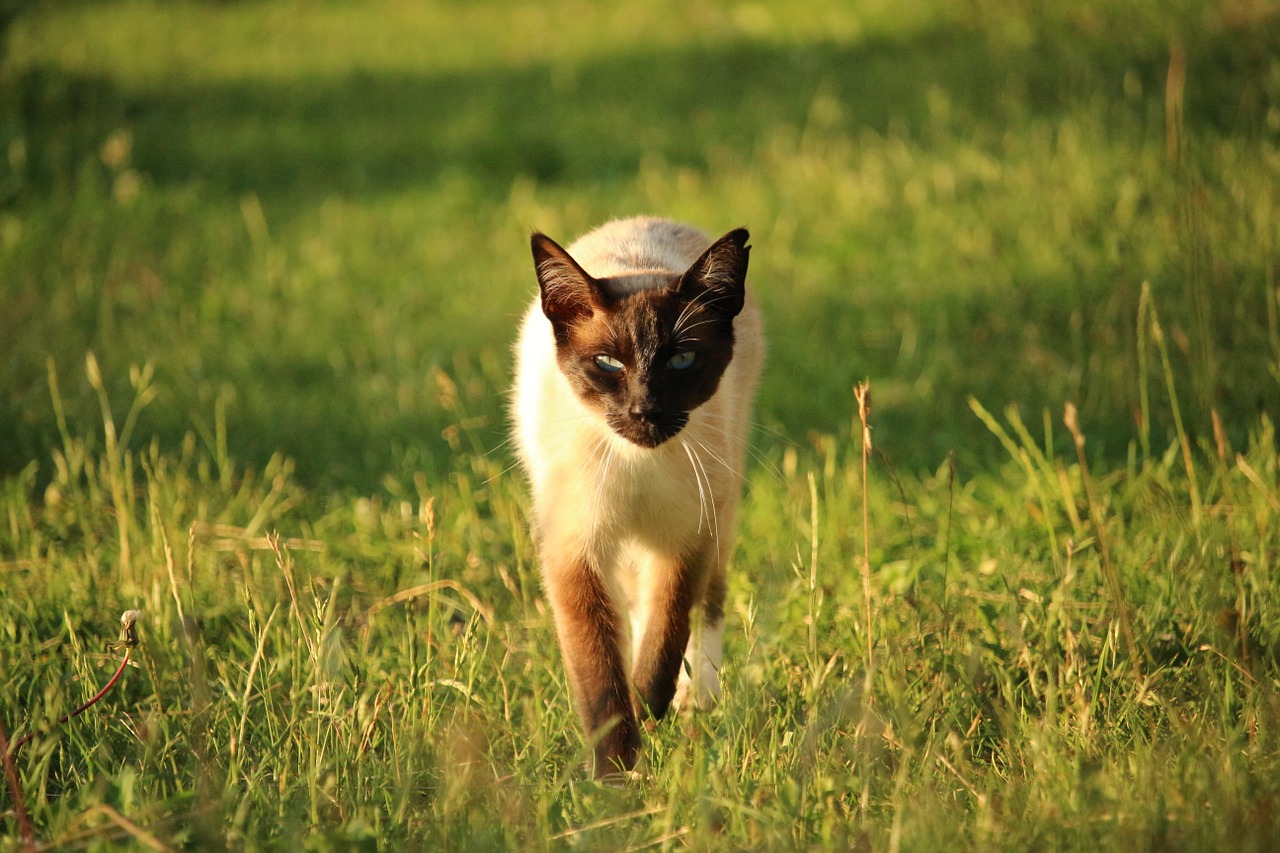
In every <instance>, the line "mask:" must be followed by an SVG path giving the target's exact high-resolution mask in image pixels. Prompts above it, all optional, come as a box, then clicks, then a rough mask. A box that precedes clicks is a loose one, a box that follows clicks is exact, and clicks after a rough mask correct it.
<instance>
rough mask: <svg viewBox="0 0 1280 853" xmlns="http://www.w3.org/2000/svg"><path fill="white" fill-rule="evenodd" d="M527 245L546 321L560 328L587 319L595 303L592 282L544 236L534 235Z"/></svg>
mask: <svg viewBox="0 0 1280 853" xmlns="http://www.w3.org/2000/svg"><path fill="white" fill-rule="evenodd" d="M529 245H530V248H532V249H533V266H534V269H535V270H536V271H537V273H538V288H539V289H540V290H541V291H542V313H543V314H545V315H546V316H547V319H548V320H550V321H551V322H552V323H553V324H554V325H557V326H560V325H562V324H567V323H572V322H574V321H576V320H579V319H581V318H583V317H586V316H590V315H591V313H592V311H593V310H594V308H595V306H596V303H597V302H598V301H599V286H598V285H597V284H596V280H595V279H594V278H592V277H591V276H590V275H588V274H587V271H586V270H584V269H583V268H582V267H580V266H578V262H577V261H575V260H574V259H573V258H572V257H570V255H569V253H568V252H566V251H565V250H564V249H562V248H561V247H560V245H559V244H558V243H556V241H555V240H552V239H551V238H550V237H548V236H547V235H545V234H538V233H535V234H534V235H533V236H532V237H531V238H530V240H529Z"/></svg>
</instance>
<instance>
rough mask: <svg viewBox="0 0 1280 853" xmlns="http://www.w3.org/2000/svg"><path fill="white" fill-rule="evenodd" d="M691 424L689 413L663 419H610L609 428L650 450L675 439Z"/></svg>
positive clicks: (667, 416) (672, 415) (675, 413)
mask: <svg viewBox="0 0 1280 853" xmlns="http://www.w3.org/2000/svg"><path fill="white" fill-rule="evenodd" d="M688 423H689V414H688V412H673V413H672V414H670V415H664V416H662V417H657V418H654V417H620V418H610V419H609V426H610V427H611V428H612V429H613V431H614V432H616V433H617V434H618V435H620V436H622V437H623V438H625V439H626V440H627V441H629V442H631V443H632V444H635V445H637V446H639V447H643V448H646V449H649V450H652V449H653V448H655V447H657V446H659V445H661V444H664V443H665V442H667V441H669V440H670V439H672V438H674V437H675V436H676V435H677V434H678V433H679V432H680V430H682V429H684V428H685V425H686V424H688Z"/></svg>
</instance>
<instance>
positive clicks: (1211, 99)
mask: <svg viewBox="0 0 1280 853" xmlns="http://www.w3.org/2000/svg"><path fill="white" fill-rule="evenodd" d="M1033 5H1034V4H1025V3H1021V2H1015V0H1001V2H994V3H993V2H986V3H980V4H979V3H969V2H963V0H954V2H943V0H937V2H925V0H917V2H908V3H897V4H887V3H878V2H872V0H864V2H859V3H855V4H850V3H836V2H831V3H825V2H804V3H789V2H786V0H777V2H770V3H756V4H740V5H737V6H732V7H731V6H727V5H724V6H722V5H719V4H700V3H687V2H686V3H666V2H654V3H646V4H581V3H576V2H572V0H561V2H557V3H553V4H537V5H521V4H516V3H506V4H503V3H490V2H482V3H472V4H466V5H455V4H435V5H428V6H423V5H421V4H416V3H397V2H378V3H374V2H293V0H268V2H242V3H212V2H210V3H203V2H178V3H164V4H158V3H147V2H141V0H122V2H111V3H93V4H87V3H69V4H56V5H55V4H46V3H35V4H31V5H29V6H28V7H27V8H24V9H21V11H20V14H19V16H18V17H17V18H16V21H15V23H14V24H13V25H12V27H11V29H10V30H9V32H8V35H7V46H6V47H7V49H6V52H5V53H4V54H3V56H4V59H3V64H2V65H0V77H2V79H3V85H0V142H2V143H4V146H5V148H6V150H7V156H6V158H5V159H4V162H3V164H2V165H0V318H2V319H3V323H2V328H0V589H2V591H3V594H0V723H3V725H4V727H5V729H6V731H7V733H8V735H9V736H10V737H11V738H19V737H22V736H24V735H26V734H29V733H32V732H39V731H40V730H41V729H42V728H43V727H44V726H45V725H47V724H48V723H51V722H53V721H55V720H57V719H58V718H59V717H60V716H61V715H63V714H65V713H67V712H68V711H70V710H71V709H73V708H75V707H76V706H78V705H79V704H81V703H82V702H83V701H84V700H86V699H87V698H89V697H90V696H91V695H93V693H94V692H96V690H97V688H98V687H99V686H100V685H101V684H102V683H103V682H105V680H106V679H107V678H108V677H109V676H110V674H111V673H112V672H113V671H114V670H115V668H116V667H117V666H118V665H119V661H120V655H119V653H118V652H112V651H105V650H104V644H105V643H106V642H107V641H110V640H114V639H116V633H117V631H118V627H119V616H120V613H121V612H122V611H124V610H126V609H131V608H139V609H143V610H145V612H146V616H145V617H144V621H143V623H142V624H141V626H140V634H141V643H140V645H139V647H138V648H137V649H136V650H135V652H134V662H135V663H136V664H137V665H136V666H131V667H130V668H129V669H128V671H127V672H126V673H125V675H124V677H123V679H122V681H121V683H120V684H119V685H118V686H117V687H116V688H115V689H114V690H113V691H112V692H111V693H109V694H108V695H107V697H106V698H105V699H104V700H103V701H102V702H101V703H99V704H98V705H95V706H94V707H93V708H92V709H90V710H89V711H88V712H86V713H85V714H84V715H82V716H81V717H78V718H77V719H76V720H74V721H71V722H69V723H67V724H64V725H62V726H60V727H58V728H56V729H54V730H53V731H52V732H51V733H48V734H38V735H37V737H36V738H34V739H33V741H32V742H31V743H30V744H29V745H27V746H25V747H24V748H23V749H22V750H20V751H19V752H18V753H17V755H16V756H15V769H16V772H17V775H18V779H19V782H20V786H21V789H22V791H23V792H24V797H23V799H24V801H25V805H26V808H27V810H28V811H29V812H30V819H31V821H32V823H33V825H34V831H35V837H36V839H37V841H39V842H40V843H44V844H48V845H51V846H56V847H66V848H93V849H105V848H112V847H114V846H132V847H138V848H178V847H184V846H186V847H194V848H202V847H218V848H220V847H225V846H234V847H244V848H253V849H274V848H281V849H295V848H298V847H304V846H305V847H307V848H309V849H330V848H335V849H336V848H347V847H368V848H370V849H441V848H445V849H455V848H461V849H490V848H495V849H499V848H500V849H530V848H533V849H539V848H568V847H572V848H575V849H592V850H595V849H599V850H628V849H644V848H653V849H676V848H694V849H725V848H728V849H791V848H796V847H820V848H827V847H829V848H834V849H846V848H853V849H863V850H866V849H876V850H878V849H888V850H898V849H904V850H912V849H926V850H927V849H940V848H943V847H950V848H956V849H975V850H979V849H980V850H988V849H1033V848H1043V847H1052V848H1054V849H1063V850H1094V849H1098V848H1103V849H1129V848H1134V847H1135V846H1136V847H1145V848H1149V849H1157V850H1215V849H1222V848H1223V847H1224V846H1226V845H1231V846H1232V847H1233V848H1238V849H1244V850H1250V849H1252V850H1270V849H1274V848H1275V847H1276V846H1277V844H1278V843H1280V819H1278V818H1277V815H1278V814H1280V808H1278V807H1277V804H1278V803H1280V783H1277V781H1276V780H1277V779H1280V767H1278V766H1277V765H1278V763H1280V758H1278V756H1280V748H1278V747H1280V744H1278V743H1277V740H1276V737H1277V734H1276V733H1277V731H1278V730H1280V729H1278V728H1277V727H1278V725H1280V665H1278V661H1277V654H1280V610H1278V609H1277V602H1278V601H1280V598H1278V597H1277V582H1278V580H1280V572H1277V569H1276V559H1277V558H1276V555H1277V551H1278V550H1280V541H1278V538H1277V536H1278V534H1277V522H1278V521H1280V471H1278V470H1277V468H1278V464H1280V463H1278V459H1277V453H1278V448H1277V443H1276V437H1275V431H1274V425H1273V419H1274V415H1275V413H1276V412H1280V321H1278V320H1277V315H1278V314H1280V304H1278V303H1277V296H1276V282H1275V265H1276V237H1277V224H1278V223H1280V198H1278V193H1277V187H1280V181H1277V175H1276V172H1277V162H1280V161H1278V160H1277V141H1278V139H1280V112H1277V110H1278V109H1280V108H1278V107H1277V106H1276V104H1277V103H1280V101H1278V99H1277V94H1278V93H1280V66H1278V65H1277V63H1276V60H1275V59H1274V57H1275V56H1276V55H1280V51H1278V50H1277V48H1280V17H1277V16H1275V15H1274V14H1272V13H1271V12H1270V10H1269V7H1266V6H1265V5H1254V4H1249V3H1237V2H1228V0H1222V2H1215V3H1191V2H1186V3H1177V4H1169V3H1162V4H1156V3H1135V4H1130V6H1129V7H1128V8H1126V9H1124V10H1119V9H1113V8H1112V4H1109V3H1102V2H1096V3H1095V2H1085V3H1078V4H1075V5H1074V6H1073V7H1072V8H1071V10H1069V11H1065V10H1064V11H1042V10H1037V9H1035V8H1033ZM638 211H647V212H657V213H663V214H667V215H672V216H676V217H678V218H682V219H686V220H689V221H693V222H696V223H699V224H700V225H703V226H704V227H706V228H707V229H709V230H727V229H728V228H731V227H734V226H737V225H739V224H747V225H748V226H749V227H751V229H752V236H753V244H754V245H755V247H756V250H755V252H754V253H753V255H754V261H753V268H752V280H753V282H754V283H755V286H756V288H757V293H758V294H759V296H760V298H761V300H762V302H763V304H764V306H765V310H766V317H767V320H768V330H769V337H770V361H769V364H768V366H767V369H766V377H765V382H764V387H763V389H762V393H761V400H760V405H759V409H758V420H759V421H760V424H761V428H760V429H758V430H757V431H756V433H755V439H754V440H755V444H756V447H757V451H758V454H759V456H758V459H757V460H756V461H755V462H753V464H752V467H751V469H750V471H749V472H748V474H747V479H748V483H747V484H746V489H745V494H746V497H745V501H744V505H743V511H742V518H741V523H740V534H741V536H740V538H741V544H740V546H739V549H738V552H737V554H736V556H735V560H734V563H735V569H734V571H733V575H732V582H731V589H730V596H729V614H730V615H729V622H728V626H729V627H728V632H727V636H726V659H727V663H726V668H725V672H724V681H725V700H724V703H723V705H722V707H720V708H719V709H717V710H716V711H714V712H711V713H708V714H704V715H699V716H696V717H692V718H681V719H678V720H673V721H668V722H664V723H663V724H662V725H661V726H659V727H658V729H657V731H655V732H654V733H653V734H651V735H650V736H648V738H647V739H646V758H647V767H646V773H645V776H644V778H643V779H641V780H640V781H638V782H637V783H635V784H633V785H630V786H627V787H625V788H620V789H614V788H604V787H599V786H597V785H595V784H594V783H592V782H590V781H589V780H587V779H586V778H585V775H584V773H583V772H582V771H581V767H580V762H581V759H582V757H583V756H584V754H585V753H584V747H583V744H582V742H581V737H580V734H579V731H578V727H577V723H576V719H575V718H574V715H573V713H572V709H571V707H570V704H569V699H568V695H567V692H566V690H565V684H564V680H563V674H562V671H561V665H560V661H559V657H558V652H557V650H556V649H555V647H554V642H553V641H552V638H553V636H554V631H553V628H552V626H551V620H550V616H549V614H548V612H547V610H546V607H545V603H544V602H543V601H542V599H541V593H540V588H539V583H538V577H537V567H536V564H535V562H534V557H533V551H532V547H531V544H530V542H529V538H528V533H527V524H526V521H525V512H526V509H527V507H526V503H525V500H524V497H523V485H522V483H521V481H520V477H519V475H518V472H515V471H512V470H509V466H510V465H511V461H512V460H511V456H510V451H509V449H508V448H506V447H505V446H503V444H502V442H503V440H504V430H505V426H504V413H503V407H504V406H503V399H504V393H505V389H506V387H507V386H508V384H509V355H508V349H507V348H508V346H509V341H510V340H511V338H512V337H513V336H514V329H515V325H516V319H517V317H518V315H519V313H520V312H521V310H522V309H523V307H524V305H525V303H526V300H527V299H529V298H530V297H531V295H532V287H533V283H532V275H531V271H530V269H529V260H528V258H527V252H526V248H525V246H526V237H527V233H528V231H529V230H530V229H531V228H534V227H537V228H540V229H542V230H545V231H547V232H548V233H550V234H553V235H554V236H557V237H560V238H564V239H569V238H571V237H572V236H574V235H575V234H577V233H580V232H581V231H583V230H585V229H586V228H589V227H591V226H592V225H594V224H596V223H598V222H599V221H601V220H603V219H605V218H608V217H611V216H615V215H621V214H626V213H632V212H638ZM863 378H869V380H870V388H871V402H872V407H871V410H870V415H869V419H870V425H871V430H872V436H873V441H874V453H873V454H871V455H870V456H869V457H866V458H864V455H863V443H862V429H861V425H860V424H859V421H858V408H859V407H858V403H857V401H856V400H855V397H854V385H855V383H857V382H858V381H860V380H861V379H863ZM1068 403H1070V404H1072V407H1071V409H1070V411H1071V412H1072V413H1073V414H1072V415H1071V416H1070V417H1067V418H1065V420H1064V415H1066V414H1067V411H1068V409H1067V404H1068ZM1081 442H1082V443H1081ZM868 564H869V568H870V572H869V575H867V574H864V570H865V569H866V568H867V566H868ZM868 592H869V594H870V595H869V598H870V605H869V609H870V614H871V615H870V620H869V623H868V618H867V615H866V614H867V610H868V601H867V599H868ZM0 804H2V805H0V809H3V811H0V820H2V821H3V823H4V827H5V831H6V832H7V833H8V836H7V837H6V838H0V849H21V848H22V846H23V843H22V840H21V836H20V833H19V822H18V818H17V815H16V812H15V804H14V802H13V798H12V795H11V793H9V792H8V790H7V789H6V794H5V795H4V796H3V797H0Z"/></svg>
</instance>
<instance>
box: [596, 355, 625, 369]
mask: <svg viewBox="0 0 1280 853" xmlns="http://www.w3.org/2000/svg"><path fill="white" fill-rule="evenodd" d="M596 367H598V368H600V369H601V370H603V371H604V372H605V373H617V372H618V371H619V370H621V369H622V362H620V361H618V360H617V359H616V358H614V357H613V356H609V355H598V356H596Z"/></svg>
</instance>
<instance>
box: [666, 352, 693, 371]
mask: <svg viewBox="0 0 1280 853" xmlns="http://www.w3.org/2000/svg"><path fill="white" fill-rule="evenodd" d="M694 355H695V354H694V353H692V352H689V351H685V352H678V353H676V354H675V355H673V356H672V357H671V360H670V361H668V362H667V364H669V365H671V368H672V369H673V370H684V369H686V368H688V367H690V366H691V365H692V364H693V359H694Z"/></svg>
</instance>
